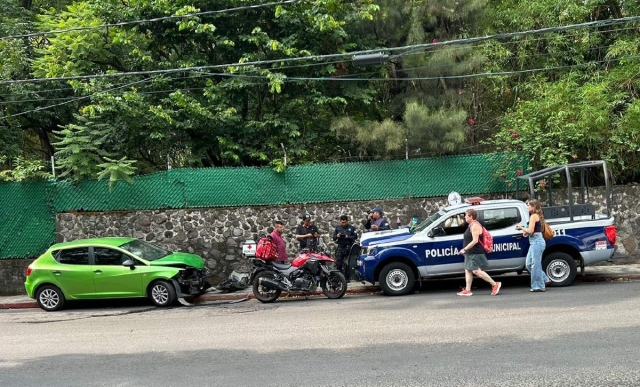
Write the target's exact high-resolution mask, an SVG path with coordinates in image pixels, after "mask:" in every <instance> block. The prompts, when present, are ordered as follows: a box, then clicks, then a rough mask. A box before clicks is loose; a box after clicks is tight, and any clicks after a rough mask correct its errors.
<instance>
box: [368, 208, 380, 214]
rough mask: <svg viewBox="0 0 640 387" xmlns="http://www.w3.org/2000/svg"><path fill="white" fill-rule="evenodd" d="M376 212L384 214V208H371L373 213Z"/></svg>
mask: <svg viewBox="0 0 640 387" xmlns="http://www.w3.org/2000/svg"><path fill="white" fill-rule="evenodd" d="M374 212H377V213H379V214H380V215H382V208H380V207H374V208H373V209H372V210H371V213H372V214H373V213H374Z"/></svg>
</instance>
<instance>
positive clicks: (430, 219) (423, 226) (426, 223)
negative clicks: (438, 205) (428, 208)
mask: <svg viewBox="0 0 640 387" xmlns="http://www.w3.org/2000/svg"><path fill="white" fill-rule="evenodd" d="M445 214H446V212H444V211H439V212H437V213H435V214H433V215H431V216H430V217H428V218H427V219H425V220H424V221H423V222H422V223H420V224H419V225H417V226H416V227H415V228H413V229H412V230H411V232H412V233H413V234H415V233H417V232H420V231H422V230H424V229H426V228H427V227H429V225H431V224H433V222H435V221H436V220H438V219H440V218H442V217H443V216H444V215H445Z"/></svg>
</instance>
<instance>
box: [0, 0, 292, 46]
mask: <svg viewBox="0 0 640 387" xmlns="http://www.w3.org/2000/svg"><path fill="white" fill-rule="evenodd" d="M300 1H302V0H285V1H279V2H273V3H265V4H255V5H245V6H241V7H235V8H226V9H220V10H216V11H203V12H194V13H189V14H186V15H172V16H162V17H157V18H153V19H141V20H132V21H126V22H120V23H109V24H100V25H97V26H88V27H75V28H66V29H63V30H54V31H46V32H33V33H30V34H22V35H8V36H2V37H0V40H7V39H18V38H30V37H33V36H43V35H54V34H60V33H63V32H73V31H87V30H95V29H100V28H109V27H123V26H128V25H134V24H143V23H153V22H159V21H164V20H171V19H183V18H188V17H194V16H205V15H213V14H217V13H227V12H237V11H245V10H251V9H258V8H264V7H272V6H277V5H287V4H294V3H297V2H300Z"/></svg>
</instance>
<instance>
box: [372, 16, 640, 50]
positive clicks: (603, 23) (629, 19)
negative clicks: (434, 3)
mask: <svg viewBox="0 0 640 387" xmlns="http://www.w3.org/2000/svg"><path fill="white" fill-rule="evenodd" d="M637 21H640V16H629V17H622V18H618V19H608V20H598V21H594V22H587V23H579V24H570V25H566V26H560V27H547V28H540V29H537V30H527V31H519V32H507V33H502V34H495V35H487V36H478V37H474V38H465V39H458V40H449V41H445V42H435V43H433V42H432V43H423V44H414V45H411V46H404V47H396V48H389V49H386V51H390V52H394V51H399V50H415V49H429V48H432V47H437V46H450V45H458V44H470V43H477V42H484V41H487V40H502V39H509V38H515V37H520V36H528V35H540V34H548V33H553V32H563V31H570V30H576V29H581V28H599V27H606V26H613V25H619V24H626V23H632V22H637ZM372 51H373V52H380V51H385V50H384V49H383V50H372ZM409 52H411V51H409ZM409 52H405V53H401V54H397V55H393V56H392V57H391V58H398V57H401V56H403V55H407V54H409Z"/></svg>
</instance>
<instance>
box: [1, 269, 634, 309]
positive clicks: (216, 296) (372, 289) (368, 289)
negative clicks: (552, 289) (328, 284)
mask: <svg viewBox="0 0 640 387" xmlns="http://www.w3.org/2000/svg"><path fill="white" fill-rule="evenodd" d="M631 280H640V274H602V275H587V276H584V277H580V276H578V277H576V279H575V282H607V281H631ZM380 291H381V289H380V286H374V285H364V286H358V287H356V288H353V289H347V293H346V294H365V293H379V292H380ZM316 296H324V295H323V294H322V291H321V290H318V291H316V293H315V294H312V295H311V297H316ZM296 297H300V295H296V294H294V295H285V296H282V298H296ZM254 298H255V297H254V296H253V293H245V292H242V293H210V294H203V295H202V296H200V297H198V298H196V299H195V300H194V303H195V304H200V303H203V302H207V301H240V300H251V299H254ZM31 308H38V303H37V302H36V301H16V302H4V303H3V302H2V301H1V300H0V310H2V309H31Z"/></svg>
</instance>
